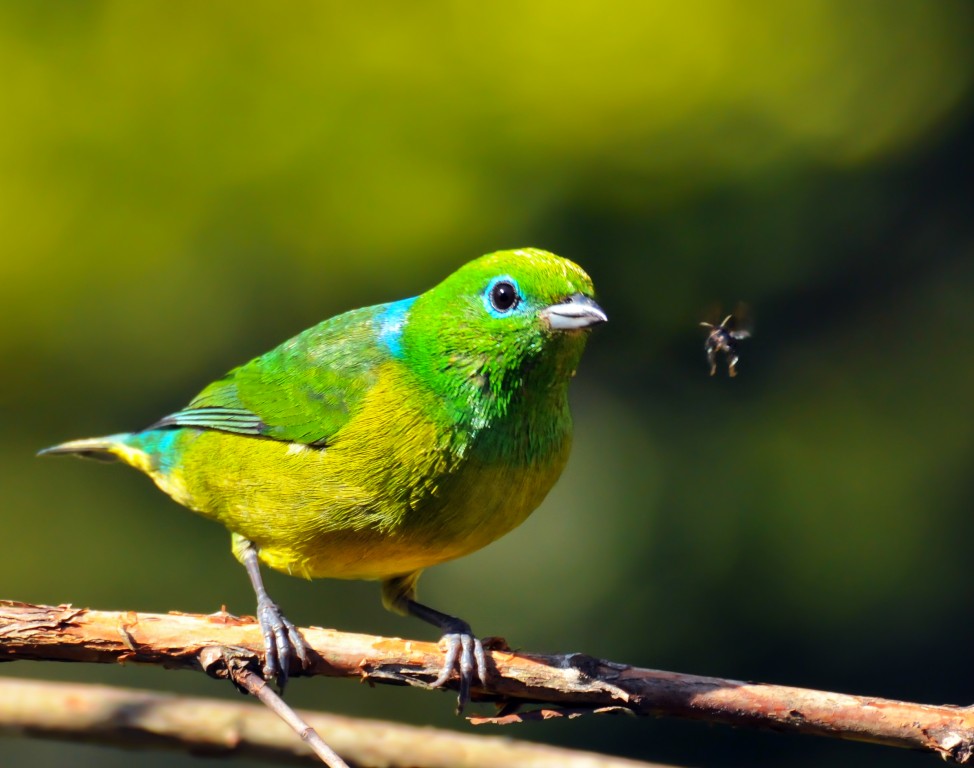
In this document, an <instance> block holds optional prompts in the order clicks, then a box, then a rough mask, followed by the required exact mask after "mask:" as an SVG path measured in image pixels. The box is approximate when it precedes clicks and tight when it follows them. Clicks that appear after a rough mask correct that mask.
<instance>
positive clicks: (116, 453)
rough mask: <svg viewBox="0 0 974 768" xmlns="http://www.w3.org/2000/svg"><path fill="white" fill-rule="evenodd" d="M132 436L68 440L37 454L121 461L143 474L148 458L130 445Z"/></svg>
mask: <svg viewBox="0 0 974 768" xmlns="http://www.w3.org/2000/svg"><path fill="white" fill-rule="evenodd" d="M133 437H134V434H133V433H131V432H120V433H119V434H117V435H107V436H105V437H86V438H84V439H82V440H69V441H68V442H66V443H61V444H60V445H52V446H51V447H50V448H45V449H43V450H41V451H38V452H37V455H38V456H50V455H53V454H58V453H64V454H74V455H75V456H82V457H84V458H86V459H96V460H98V461H114V460H116V459H121V460H122V461H124V462H125V463H126V464H129V465H131V466H133V467H135V468H136V469H140V470H142V471H143V472H147V471H149V469H150V468H151V465H152V460H151V458H150V456H149V455H148V454H147V453H146V452H145V451H144V450H142V449H141V448H139V447H136V446H135V445H133V444H132V438H133Z"/></svg>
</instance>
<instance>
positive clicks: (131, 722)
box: [0, 679, 662, 768]
mask: <svg viewBox="0 0 974 768" xmlns="http://www.w3.org/2000/svg"><path fill="white" fill-rule="evenodd" d="M300 714H301V717H302V718H303V719H304V720H305V721H306V722H307V723H308V724H309V725H311V726H312V727H313V728H314V729H315V730H316V731H318V733H320V734H321V735H322V736H323V737H324V738H325V739H326V740H327V741H328V743H329V744H332V745H333V746H334V747H335V748H336V750H337V751H338V752H340V753H341V754H342V755H344V756H345V758H346V759H347V760H348V761H349V762H351V763H352V764H353V765H354V766H357V768H416V766H423V768H496V766H498V765H503V766H508V767H509V768H662V766H655V767H654V766H653V765H652V764H650V763H640V762H636V761H633V760H625V759H623V758H612V757H606V756H605V755H597V754H593V753H590V752H577V751H572V750H568V749H560V748H558V747H548V746H545V745H542V744H528V743H527V742H523V741H521V742H519V741H516V740H515V739H507V738H500V737H497V736H481V735H477V736H471V735H468V734H461V733H453V732H451V731H444V730H438V729H436V728H426V727H424V728H416V727H413V726H408V725H400V724H399V723H389V722H383V721H381V720H362V719H357V718H352V717H340V716H337V715H325V714H321V713H316V712H301V713H300ZM3 733H10V734H18V735H22V736H30V737H34V738H41V739H56V740H60V741H70V742H81V743H86V744H100V745H102V746H113V747H126V748H129V749H132V748H138V749H168V750H173V751H180V752H187V753H192V754H196V755H200V754H203V755H208V756H213V757H238V758H249V759H252V760H253V759H257V760H268V761H270V762H273V763H274V764H275V765H280V764H282V763H287V764H294V765H319V766H320V765H321V763H320V762H318V758H317V757H316V756H315V755H313V754H312V753H311V751H310V749H308V748H307V747H306V746H305V744H304V743H303V742H301V741H300V740H298V739H296V738H295V736H294V732H293V731H292V730H291V729H290V728H289V727H288V726H286V725H285V724H284V723H282V722H281V721H280V720H278V719H277V717H275V716H274V715H273V714H272V713H271V712H269V711H268V710H266V709H264V708H262V707H258V706H255V705H254V704H250V703H246V702H244V701H240V702H230V701H219V700H216V699H206V698H197V697H190V696H174V695H172V694H161V693H155V692H152V691H135V690H129V689H122V688H113V687H109V686H103V685H86V684H80V683H52V682H41V681H38V680H12V679H7V680H4V679H0V734H3Z"/></svg>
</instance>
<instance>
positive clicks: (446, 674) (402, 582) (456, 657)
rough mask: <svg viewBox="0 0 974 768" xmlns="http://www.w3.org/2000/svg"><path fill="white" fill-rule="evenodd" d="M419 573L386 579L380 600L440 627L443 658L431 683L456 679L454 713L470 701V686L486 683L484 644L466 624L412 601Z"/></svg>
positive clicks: (433, 684)
mask: <svg viewBox="0 0 974 768" xmlns="http://www.w3.org/2000/svg"><path fill="white" fill-rule="evenodd" d="M418 578H419V573H413V574H409V575H408V576H403V577H398V578H394V579H388V580H386V581H384V582H383V583H382V600H383V602H384V603H385V605H386V607H387V608H389V609H390V610H393V611H396V612H397V613H408V614H409V615H410V616H415V617H416V618H417V619H421V620H422V621H425V622H426V623H427V624H432V625H433V626H434V627H439V628H440V629H441V630H443V637H442V638H440V640H441V642H444V643H446V658H445V659H444V661H443V666H442V667H441V668H440V674H439V676H438V677H437V678H436V680H434V681H433V682H432V683H431V685H432V686H433V687H434V688H439V687H441V686H443V685H445V684H446V681H447V680H449V679H450V677H451V676H452V675H453V673H454V672H456V673H457V675H458V677H459V678H460V692H459V694H458V695H457V714H459V713H461V712H463V708H464V706H466V704H467V703H468V702H469V701H470V686H471V685H472V684H473V683H474V682H476V681H480V683H481V684H486V683H487V654H486V653H485V652H484V644H483V643H482V642H481V641H480V638H479V637H476V636H475V635H474V633H473V630H471V629H470V625H469V624H468V623H467V622H465V621H463V619H458V618H457V617H456V616H450V615H449V614H446V613H441V612H440V611H437V610H435V609H434V608H430V607H429V606H428V605H423V604H422V603H419V602H416V600H415V594H416V580H417V579H418Z"/></svg>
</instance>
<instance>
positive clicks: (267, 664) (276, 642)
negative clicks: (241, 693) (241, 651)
mask: <svg viewBox="0 0 974 768" xmlns="http://www.w3.org/2000/svg"><path fill="white" fill-rule="evenodd" d="M257 621H258V622H259V623H260V630H261V632H262V633H263V635H264V679H265V680H268V681H269V680H275V679H276V680H277V687H278V688H280V689H281V691H282V692H283V691H284V686H285V685H287V679H288V669H289V667H290V665H291V656H292V654H293V655H294V656H295V657H297V659H298V661H299V662H300V664H301V666H302V667H307V666H310V663H311V659H310V656H309V654H308V644H307V643H305V642H304V638H303V637H301V633H300V632H299V631H298V628H297V627H296V626H294V624H292V623H291V622H290V621H288V619H287V618H286V617H285V616H284V614H282V613H281V609H280V608H278V607H277V604H276V603H274V602H273V601H272V600H270V599H265V600H258V601H257Z"/></svg>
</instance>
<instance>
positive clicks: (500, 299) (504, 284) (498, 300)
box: [490, 280, 520, 312]
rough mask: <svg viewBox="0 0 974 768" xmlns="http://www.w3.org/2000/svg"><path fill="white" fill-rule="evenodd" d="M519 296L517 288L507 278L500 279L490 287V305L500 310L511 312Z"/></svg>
mask: <svg viewBox="0 0 974 768" xmlns="http://www.w3.org/2000/svg"><path fill="white" fill-rule="evenodd" d="M519 298H520V297H519V296H518V295H517V288H515V287H514V284H513V283H510V282H508V281H507V280H500V281H498V282H496V283H494V285H492V286H491V288H490V305H491V306H492V307H493V308H494V309H496V310H497V311H498V312H510V311H511V310H512V309H514V307H516V306H517V302H518V299H519Z"/></svg>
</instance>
